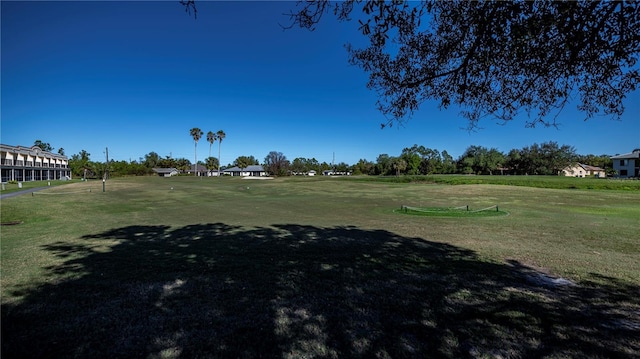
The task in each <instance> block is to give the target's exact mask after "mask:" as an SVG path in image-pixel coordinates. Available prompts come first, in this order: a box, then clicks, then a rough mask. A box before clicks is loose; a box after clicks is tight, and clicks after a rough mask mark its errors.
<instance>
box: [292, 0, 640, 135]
mask: <svg viewBox="0 0 640 359" xmlns="http://www.w3.org/2000/svg"><path fill="white" fill-rule="evenodd" d="M639 8H640V2H637V1H622V2H617V1H614V2H611V1H607V2H598V1H581V2H573V1H570V2H569V1H564V2H559V1H558V2H556V1H521V0H518V1H437V0H436V1H422V2H410V1H359V0H351V1H344V2H330V1H326V0H312V1H304V2H299V3H298V6H297V8H296V9H295V11H292V12H291V13H290V14H289V15H290V17H291V26H292V27H293V26H299V27H301V28H306V29H309V30H313V29H314V28H315V26H316V25H317V24H318V23H319V22H320V21H321V19H322V17H323V16H324V15H325V14H327V13H333V14H334V15H335V16H336V17H337V18H338V20H340V21H350V20H352V18H353V19H357V21H358V22H359V24H360V27H359V28H360V31H361V32H362V34H363V35H364V36H366V37H367V38H368V40H369V45H368V46H367V47H365V48H354V47H353V46H351V45H347V49H348V51H349V56H350V62H351V63H352V64H354V65H357V66H359V67H361V68H362V69H363V70H364V71H366V72H367V73H368V74H369V82H368V87H369V88H371V89H374V90H376V91H377V92H378V94H379V100H378V107H379V109H380V111H381V112H382V113H383V114H384V115H385V116H386V118H387V120H388V122H387V123H386V124H383V126H384V125H393V124H394V123H402V122H403V121H405V120H406V119H408V118H410V117H411V115H412V114H413V113H414V112H415V111H416V110H418V108H419V107H420V105H421V104H422V103H423V102H425V101H427V100H435V101H437V102H439V104H440V107H441V108H447V107H449V106H450V105H452V104H455V105H458V106H459V107H460V108H462V109H463V110H462V115H463V116H464V117H465V118H467V119H468V120H469V128H470V129H473V128H476V127H477V126H478V124H479V121H480V120H481V119H483V118H486V117H490V118H495V119H498V120H500V121H501V122H507V121H511V120H513V119H514V118H516V116H518V115H519V114H520V113H522V112H524V113H526V114H527V115H528V120H527V125H528V126H531V127H533V126H535V125H538V124H542V125H545V126H552V125H556V118H557V115H558V113H559V112H560V111H561V110H562V109H563V108H564V107H565V105H567V104H568V103H569V102H570V101H571V100H573V99H574V98H576V97H577V98H579V103H578V109H579V110H581V111H582V112H583V113H584V114H585V119H587V118H591V117H593V116H594V115H604V116H608V117H610V118H613V119H619V118H620V116H621V115H622V114H623V112H624V105H623V99H624V98H625V96H626V95H627V94H629V93H631V92H633V91H634V90H635V89H636V87H637V85H638V82H639V81H640V73H639V69H638V66H637V60H638V54H639V52H640V13H639Z"/></svg>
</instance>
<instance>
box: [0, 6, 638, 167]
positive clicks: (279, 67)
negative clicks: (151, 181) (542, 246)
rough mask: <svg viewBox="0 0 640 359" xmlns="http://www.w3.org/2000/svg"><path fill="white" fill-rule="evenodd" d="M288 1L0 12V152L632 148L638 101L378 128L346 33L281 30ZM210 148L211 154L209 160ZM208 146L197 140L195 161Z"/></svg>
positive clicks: (226, 156)
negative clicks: (533, 116) (539, 118)
mask: <svg viewBox="0 0 640 359" xmlns="http://www.w3.org/2000/svg"><path fill="white" fill-rule="evenodd" d="M294 7H295V2H205V1H201V2H199V3H198V18H197V20H194V18H193V17H192V16H188V15H187V14H186V13H185V12H184V9H183V7H182V6H180V5H179V4H178V2H177V1H162V2H149V1H143V2H58V1H52V2H9V1H2V2H1V13H2V23H1V26H2V29H1V30H2V31H1V40H2V42H1V46H2V48H1V50H2V51H1V54H2V59H1V61H2V62H1V68H2V73H1V75H2V77H1V86H2V88H1V91H2V92H1V100H2V102H1V116H2V117H1V121H2V122H1V132H0V140H1V141H2V143H3V144H8V145H23V146H29V145H32V144H33V142H34V141H35V140H37V139H40V140H42V141H44V142H48V143H50V144H51V145H52V146H53V147H55V148H56V150H57V149H58V148H60V147H63V148H64V149H65V152H66V154H67V155H68V156H71V155H72V154H75V153H78V152H80V151H81V150H83V149H84V150H86V151H87V152H89V153H91V159H92V160H94V161H101V160H104V155H105V154H104V152H105V148H107V147H108V148H109V158H110V159H115V160H126V161H128V160H137V159H139V158H140V157H143V156H144V155H145V154H147V153H149V152H151V151H155V152H157V153H159V154H160V155H161V156H169V155H171V156H173V157H174V158H179V157H185V158H188V159H190V160H191V161H193V157H194V146H193V140H192V138H191V137H190V135H189V129H191V128H192V127H199V128H201V129H202V130H203V131H204V132H205V133H206V132H207V131H209V130H211V131H213V132H216V131H218V130H224V131H225V132H226V134H227V137H226V139H225V140H224V141H223V143H222V161H221V162H222V164H223V165H225V164H228V163H231V162H233V160H234V159H235V158H237V157H238V156H241V155H245V156H249V155H251V156H254V157H256V158H257V159H259V160H261V161H262V159H263V158H264V157H265V156H266V155H267V153H268V152H269V151H273V150H275V151H280V152H283V153H284V154H285V155H286V156H287V158H289V159H290V160H293V159H294V158H296V157H309V158H311V157H315V158H316V159H318V160H319V161H320V162H322V161H326V162H329V163H330V162H331V161H332V159H333V154H334V153H335V161H336V162H342V161H344V162H347V163H349V164H353V163H355V162H357V161H358V160H359V159H361V158H364V159H367V160H370V161H375V159H376V157H377V156H378V155H379V154H381V153H387V154H390V155H393V156H395V155H399V154H400V152H401V151H402V149H403V148H404V147H410V146H412V145H413V144H418V145H424V146H425V147H430V148H435V149H438V150H440V151H442V150H447V151H448V152H449V153H450V154H451V155H452V156H454V157H458V156H459V155H461V154H462V153H463V152H464V150H465V149H466V148H467V147H468V146H469V145H480V146H485V147H489V148H491V147H495V148H498V149H499V150H501V151H503V152H507V151H509V150H510V149H512V148H521V147H523V146H528V145H531V144H533V143H534V142H536V143H542V142H546V141H556V142H558V143H560V144H568V145H571V146H574V147H575V148H576V149H577V151H578V153H580V154H589V153H591V154H610V155H613V154H616V153H626V152H629V151H631V150H632V149H633V148H637V147H640V91H636V92H634V93H632V94H630V95H629V96H628V97H627V99H626V100H625V102H624V103H625V106H626V107H627V109H626V113H625V115H624V116H623V118H622V120H621V121H612V120H610V119H608V118H593V119H590V120H588V121H586V122H585V121H583V119H584V115H583V114H581V113H579V112H578V111H576V110H575V108H576V105H577V103H571V104H570V105H569V106H567V108H565V109H564V111H563V112H562V113H561V114H560V116H559V118H558V120H559V122H560V123H561V126H560V128H559V129H556V128H543V127H537V128H534V129H530V128H525V124H524V120H519V121H513V122H511V123H509V124H507V125H499V124H495V123H494V122H492V121H491V120H488V121H485V122H484V123H482V124H481V125H482V126H483V127H484V128H483V129H481V130H479V131H477V132H473V133H469V132H467V131H466V130H465V128H466V126H467V122H466V120H464V119H463V118H461V117H460V116H459V113H458V112H459V111H458V109H455V108H450V109H448V110H444V111H441V110H439V109H438V107H437V104H435V103H425V104H423V106H422V107H421V110H420V111H419V112H418V113H416V114H415V115H414V116H413V118H412V119H411V120H410V121H409V122H407V123H406V124H405V125H404V126H394V127H392V128H385V129H380V124H381V123H382V122H386V121H385V119H384V117H383V116H382V115H381V114H380V113H379V112H378V111H377V110H376V106H375V102H376V99H377V96H376V93H375V92H372V91H370V90H368V89H367V88H366V86H365V85H366V82H367V75H366V73H364V72H363V71H362V70H361V69H359V68H357V67H354V66H350V65H349V64H348V63H347V53H346V50H345V48H344V44H345V43H347V42H350V43H352V44H354V45H358V44H362V43H363V42H364V38H363V37H362V36H361V35H360V33H359V32H358V31H357V24H355V23H346V24H340V23H337V22H336V21H335V20H334V19H333V18H332V17H331V16H326V18H325V19H324V21H323V22H321V23H320V25H319V26H318V28H317V30H316V31H315V32H309V31H306V30H302V29H291V30H287V31H283V30H282V28H281V27H280V25H279V24H286V23H287V21H288V18H287V17H286V16H284V15H283V14H284V13H286V12H288V11H289V10H290V9H293V8H294ZM217 146H218V144H217V143H215V144H214V146H213V150H212V155H214V156H217ZM208 155H209V144H208V143H207V142H206V139H205V138H203V139H201V140H200V142H199V143H198V159H204V158H205V157H207V156H208Z"/></svg>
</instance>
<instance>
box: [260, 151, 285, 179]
mask: <svg viewBox="0 0 640 359" xmlns="http://www.w3.org/2000/svg"><path fill="white" fill-rule="evenodd" d="M264 167H265V170H266V171H267V172H268V173H269V174H271V175H273V176H285V175H287V172H288V171H289V160H287V156H285V155H284V154H283V153H282V152H277V151H271V152H269V154H267V156H266V157H265V158H264Z"/></svg>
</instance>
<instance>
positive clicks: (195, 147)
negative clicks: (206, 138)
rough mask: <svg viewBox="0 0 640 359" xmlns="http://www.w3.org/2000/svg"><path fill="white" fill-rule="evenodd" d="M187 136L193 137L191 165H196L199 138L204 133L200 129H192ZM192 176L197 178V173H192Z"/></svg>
mask: <svg viewBox="0 0 640 359" xmlns="http://www.w3.org/2000/svg"><path fill="white" fill-rule="evenodd" d="M189 134H190V135H191V137H193V152H194V161H193V163H196V164H197V163H198V141H199V140H200V138H202V135H203V134H204V132H202V130H201V129H199V128H197V127H194V128H192V129H191V130H189ZM193 175H194V176H197V175H198V171H193Z"/></svg>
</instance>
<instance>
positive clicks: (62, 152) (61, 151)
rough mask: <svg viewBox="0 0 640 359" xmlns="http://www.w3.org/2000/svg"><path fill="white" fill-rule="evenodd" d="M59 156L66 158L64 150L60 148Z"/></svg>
mask: <svg viewBox="0 0 640 359" xmlns="http://www.w3.org/2000/svg"><path fill="white" fill-rule="evenodd" d="M58 154H59V155H61V156H64V148H62V147H60V148H59V149H58Z"/></svg>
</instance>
